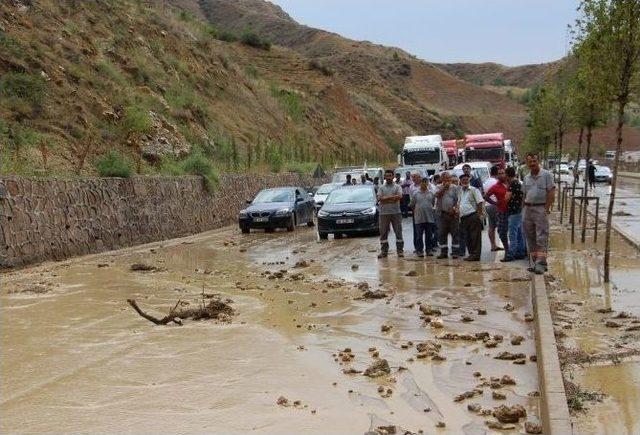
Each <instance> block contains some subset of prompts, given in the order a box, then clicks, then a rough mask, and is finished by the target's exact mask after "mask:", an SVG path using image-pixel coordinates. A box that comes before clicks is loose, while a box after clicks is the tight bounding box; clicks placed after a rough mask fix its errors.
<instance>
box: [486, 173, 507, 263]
mask: <svg viewBox="0 0 640 435" xmlns="http://www.w3.org/2000/svg"><path fill="white" fill-rule="evenodd" d="M489 174H490V175H491V177H489V178H487V179H486V180H485V181H484V183H482V190H483V191H484V192H488V191H489V189H491V187H493V185H494V184H496V183H497V182H498V167H497V166H495V165H494V166H492V167H491V169H490V170H489ZM493 199H494V200H495V198H493ZM485 209H486V211H487V220H488V221H489V229H488V230H487V234H488V235H489V242H490V243H491V250H492V251H493V252H495V251H500V250H502V248H500V247H498V245H497V244H496V229H497V228H498V210H497V209H496V205H495V204H492V202H491V201H490V200H488V201H487V204H486V207H485Z"/></svg>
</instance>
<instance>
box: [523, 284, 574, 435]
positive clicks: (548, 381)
mask: <svg viewBox="0 0 640 435" xmlns="http://www.w3.org/2000/svg"><path fill="white" fill-rule="evenodd" d="M531 296H532V298H533V307H534V310H535V317H536V322H535V323H536V324H535V334H536V354H537V358H538V361H537V365H538V378H539V383H540V390H541V391H540V396H541V399H542V400H541V407H542V409H541V410H540V411H541V416H540V417H541V419H542V423H543V426H544V433H545V434H551V435H554V434H561V435H566V434H571V433H573V429H572V426H571V417H570V416H569V407H568V406H567V396H566V394H565V390H564V382H563V380H562V371H561V370H560V360H559V358H558V348H557V346H556V337H555V334H554V332H553V321H552V319H551V310H550V308H549V299H548V297H547V288H546V284H545V282H544V277H543V276H541V275H533V279H532V280H531Z"/></svg>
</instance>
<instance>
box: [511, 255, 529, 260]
mask: <svg viewBox="0 0 640 435" xmlns="http://www.w3.org/2000/svg"><path fill="white" fill-rule="evenodd" d="M525 258H527V256H526V255H516V256H515V257H513V259H514V260H524V259H525Z"/></svg>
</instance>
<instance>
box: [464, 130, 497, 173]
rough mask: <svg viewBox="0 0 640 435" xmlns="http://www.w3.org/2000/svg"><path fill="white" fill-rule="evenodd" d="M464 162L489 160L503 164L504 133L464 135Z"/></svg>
mask: <svg viewBox="0 0 640 435" xmlns="http://www.w3.org/2000/svg"><path fill="white" fill-rule="evenodd" d="M464 161H465V162H491V163H493V164H495V165H500V166H503V167H504V166H505V162H506V158H505V147H504V133H488V134H467V135H465V136H464Z"/></svg>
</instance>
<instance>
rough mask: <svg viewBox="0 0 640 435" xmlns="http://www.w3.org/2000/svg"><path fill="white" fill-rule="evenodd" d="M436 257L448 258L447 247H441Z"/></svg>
mask: <svg viewBox="0 0 640 435" xmlns="http://www.w3.org/2000/svg"><path fill="white" fill-rule="evenodd" d="M436 258H438V259H440V260H442V259H443V258H449V248H442V249H441V250H440V255H438V256H437V257H436Z"/></svg>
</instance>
